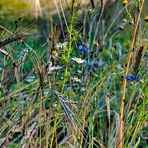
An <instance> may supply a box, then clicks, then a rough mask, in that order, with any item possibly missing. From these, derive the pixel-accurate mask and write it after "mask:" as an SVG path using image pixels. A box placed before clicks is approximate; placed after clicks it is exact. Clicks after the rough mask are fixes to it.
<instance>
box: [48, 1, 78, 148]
mask: <svg viewBox="0 0 148 148" xmlns="http://www.w3.org/2000/svg"><path fill="white" fill-rule="evenodd" d="M74 3H75V0H73V1H72V7H71V20H70V30H69V46H68V53H67V61H66V68H65V72H64V80H63V83H62V88H61V92H63V91H64V86H65V83H66V81H67V75H68V67H69V61H70V53H71V46H72V31H73V22H74V13H73V7H74ZM57 108H58V109H57V112H56V114H55V120H54V130H53V131H55V132H56V125H57V120H58V115H59V112H58V111H59V110H60V108H61V104H60V103H59V104H58V107H57ZM55 132H53V135H52V138H51V143H50V148H52V146H53V140H54V136H55Z"/></svg>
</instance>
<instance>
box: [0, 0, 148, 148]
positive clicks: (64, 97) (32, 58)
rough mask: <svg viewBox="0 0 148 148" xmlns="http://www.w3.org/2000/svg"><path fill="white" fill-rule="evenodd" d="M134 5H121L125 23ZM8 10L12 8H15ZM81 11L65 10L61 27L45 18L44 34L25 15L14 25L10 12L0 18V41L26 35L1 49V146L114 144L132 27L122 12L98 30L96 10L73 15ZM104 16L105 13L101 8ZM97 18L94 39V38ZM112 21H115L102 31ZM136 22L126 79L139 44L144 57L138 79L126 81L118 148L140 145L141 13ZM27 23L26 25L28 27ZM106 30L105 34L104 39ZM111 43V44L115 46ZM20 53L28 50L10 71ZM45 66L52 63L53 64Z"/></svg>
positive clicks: (143, 111) (143, 83)
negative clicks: (57, 47)
mask: <svg viewBox="0 0 148 148" xmlns="http://www.w3.org/2000/svg"><path fill="white" fill-rule="evenodd" d="M136 2H137V1H133V2H132V3H131V5H129V7H128V9H129V13H130V14H131V15H132V17H133V14H132V11H133V6H134V5H135V4H136ZM145 3H146V2H145ZM0 4H1V7H2V8H3V9H2V11H3V12H4V13H5V11H6V10H5V9H4V6H5V5H6V4H7V3H6V2H5V1H3V2H1V3H0ZM118 4H119V9H116V11H118V12H119V11H120V10H121V9H123V7H122V6H121V4H120V2H118ZM12 7H13V8H14V9H17V7H18V5H17V6H16V7H14V6H12ZM113 7H115V6H113ZM81 8H84V6H81V5H78V4H77V2H76V3H74V5H71V6H69V10H66V12H63V13H64V14H65V17H66V19H67V20H68V21H67V22H65V20H64V19H63V15H62V14H61V15H60V17H61V20H62V22H60V21H59V20H58V16H52V19H53V22H52V21H51V20H52V19H51V18H50V20H49V17H48V18H45V20H46V19H47V20H46V21H45V22H46V23H47V22H48V23H49V26H48V24H46V25H45V24H44V25H45V26H48V27H49V28H48V27H47V28H42V27H41V26H40V25H38V24H36V23H34V21H33V20H32V16H29V17H28V18H27V19H26V16H24V18H25V19H24V18H23V17H22V20H21V21H20V22H19V26H18V27H16V26H15V23H14V22H15V20H16V19H18V17H17V16H16V15H15V14H14V16H13V15H12V18H11V17H10V15H9V14H8V17H7V16H3V17H4V18H5V19H6V20H8V21H5V22H4V20H3V19H2V20H1V21H2V23H1V24H2V25H1V26H0V42H1V41H4V40H6V39H9V38H10V37H12V38H13V37H14V36H13V35H16V36H18V35H19V34H21V33H27V34H26V35H25V37H23V38H21V39H19V40H17V41H14V42H11V43H9V44H7V45H5V46H2V47H0V48H1V52H0V67H1V68H2V70H0V125H1V126H0V145H1V146H2V147H5V146H6V147H8V148H17V147H28V146H29V145H30V146H32V147H46V148H47V147H51V148H52V147H53V148H54V147H60V148H66V147H71V146H73V147H74V148H75V147H76V148H85V147H93V148H96V147H101V148H103V147H105V148H106V147H107V148H112V147H117V146H118V145H119V142H120V141H119V124H120V114H119V112H120V103H121V97H122V96H121V94H122V92H121V90H122V82H123V76H124V71H125V68H126V59H127V55H128V51H129V46H130V40H131V34H132V32H133V27H132V26H131V25H129V24H128V22H129V21H130V18H129V16H128V14H127V12H126V11H125V9H123V10H122V13H121V14H120V15H119V17H118V18H117V19H116V20H115V17H116V15H115V17H113V16H112V17H111V18H110V20H109V22H107V21H106V22H105V24H104V26H103V25H102V26H101V24H102V18H101V16H100V18H97V19H93V18H94V16H95V15H97V14H98V13H99V12H98V8H95V9H94V10H93V12H94V13H92V14H91V16H90V15H89V14H86V17H84V14H83V13H82V12H80V11H78V10H81ZM20 9H21V10H22V11H23V9H25V6H24V7H23V6H22V5H20ZM89 9H90V7H87V8H85V11H86V12H87V11H90V10H89ZM104 11H105V12H104V13H110V12H108V10H106V9H105V10H104ZM45 12H46V11H45ZM112 12H113V13H114V12H115V10H112ZM143 14H144V12H143ZM108 15H109V14H108ZM108 15H107V14H106V16H108ZM103 17H104V16H103ZM125 18H126V19H127V24H126V25H125V27H124V30H120V31H117V34H114V36H112V35H113V32H114V30H116V29H117V28H118V27H119V26H120V25H124V24H123V23H122V19H125ZM104 19H107V18H106V17H105V18H104ZM38 20H41V24H42V23H43V22H42V21H43V20H44V19H43V18H38ZM99 20H100V23H99V28H98V33H97V34H96V36H95V32H96V27H97V26H98V24H97V23H98V22H97V21H99ZM114 20H115V23H114V24H113V25H112V27H111V28H110V30H108V28H109V26H110V24H111V23H112V22H113V21H114ZM141 20H142V21H141V25H142V26H144V27H141V28H140V27H139V32H141V33H138V36H137V39H136V41H135V51H134V57H133V58H132V62H131V65H130V68H129V75H133V73H134V72H133V67H134V64H135V61H136V60H137V59H134V58H135V57H136V56H135V55H136V54H137V53H138V50H139V47H140V46H144V55H143V56H142V57H141V60H142V61H141V62H140V63H139V64H140V71H139V72H138V74H137V76H138V77H139V79H140V80H139V81H133V82H131V81H127V87H126V93H125V108H124V119H123V122H124V123H123V134H124V137H123V140H124V143H123V147H125V148H130V147H134V148H136V147H143V148H144V147H147V141H146V136H147V122H146V121H147V120H148V115H147V105H148V101H147V85H148V80H147V73H146V69H147V67H146V63H147V61H146V56H147V46H146V45H145V44H144V43H145V42H143V41H142V39H143V38H144V37H145V36H146V34H147V31H146V28H147V24H146V22H144V21H143V15H142V16H141ZM9 22H11V23H10V27H7V26H8V24H9ZM30 22H33V23H31V25H28V24H29V23H30ZM84 22H85V23H84ZM60 23H62V24H63V30H64V36H62V29H61V27H59V26H60ZM66 24H67V25H68V28H67V27H66ZM92 24H93V25H92ZM91 25H92V28H91ZM103 27H105V30H104V29H103ZM42 29H43V30H44V33H43V32H42V31H41V30H42ZM48 30H49V32H48ZM106 31H109V32H108V34H107V36H106V38H105V39H104V35H105V34H106ZM41 33H42V34H41ZM103 40H104V44H103ZM139 41H140V42H139ZM60 42H62V43H64V42H68V44H67V45H66V46H64V47H63V48H61V49H60V50H58V49H55V48H54V49H53V46H56V45H59V43H60ZM97 43H98V44H97ZM115 44H116V45H118V46H114V45H115ZM79 45H84V46H87V47H88V48H90V47H91V51H88V52H85V51H79V50H78V46H79ZM119 46H120V47H121V49H119ZM26 49H28V52H27V53H26V56H25V57H24V60H23V61H22V62H21V64H20V65H17V64H18V63H19V62H20V61H21V60H22V59H23V58H22V56H23V51H25V50H26ZM54 50H55V51H56V52H57V56H56V57H54V55H53V54H52V53H53V51H54ZM120 52H121V53H120ZM6 53H7V54H6ZM10 57H11V58H10ZM51 57H52V58H51ZM73 57H79V58H82V59H84V60H85V62H84V63H82V64H78V63H77V62H76V61H73V60H72V58H73ZM53 59H54V60H53ZM51 61H52V62H53V61H54V62H53V64H52V65H50V62H51ZM94 61H95V64H94ZM14 63H15V64H14ZM53 66H55V67H56V66H60V69H56V70H53V71H52V70H51V67H52V68H53ZM49 71H50V73H49ZM74 77H77V78H78V79H79V81H78V82H77V81H76V79H75V78H74Z"/></svg>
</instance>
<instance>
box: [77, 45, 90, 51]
mask: <svg viewBox="0 0 148 148" xmlns="http://www.w3.org/2000/svg"><path fill="white" fill-rule="evenodd" d="M78 49H79V50H80V51H88V50H89V48H88V47H86V46H83V45H79V46H78Z"/></svg>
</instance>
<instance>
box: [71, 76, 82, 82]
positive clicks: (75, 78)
mask: <svg viewBox="0 0 148 148" xmlns="http://www.w3.org/2000/svg"><path fill="white" fill-rule="evenodd" d="M72 80H73V81H75V82H79V83H81V82H82V81H81V80H80V79H79V78H77V77H72Z"/></svg>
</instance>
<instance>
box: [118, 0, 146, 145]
mask: <svg viewBox="0 0 148 148" xmlns="http://www.w3.org/2000/svg"><path fill="white" fill-rule="evenodd" d="M139 3H140V6H139V12H138V15H137V18H136V22H135V26H134V31H133V34H132V39H131V45H130V50H129V53H128V57H127V65H126V69H125V74H124V79H123V84H122V100H121V106H120V126H119V142H120V143H119V148H123V131H122V130H123V124H122V122H123V112H124V102H125V91H126V84H127V81H126V79H125V78H126V76H127V74H128V71H129V66H130V61H131V57H132V54H133V48H134V44H135V37H136V33H137V28H138V24H139V20H140V16H141V12H142V8H143V4H144V0H141V1H139Z"/></svg>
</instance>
